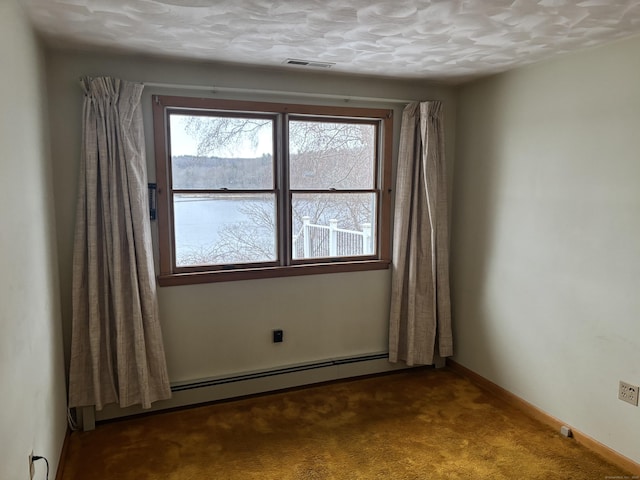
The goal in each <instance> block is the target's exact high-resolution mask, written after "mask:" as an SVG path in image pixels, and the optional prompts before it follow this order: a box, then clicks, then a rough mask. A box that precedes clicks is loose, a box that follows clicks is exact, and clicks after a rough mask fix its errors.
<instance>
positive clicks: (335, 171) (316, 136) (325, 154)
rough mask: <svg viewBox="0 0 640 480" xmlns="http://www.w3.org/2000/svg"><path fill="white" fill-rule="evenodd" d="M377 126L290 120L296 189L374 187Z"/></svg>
mask: <svg viewBox="0 0 640 480" xmlns="http://www.w3.org/2000/svg"><path fill="white" fill-rule="evenodd" d="M375 146H376V127H375V125H372V124H361V123H330V122H310V121H300V120H293V121H290V122H289V157H290V159H289V175H290V184H291V188H292V189H296V190H304V189H307V190H322V189H329V188H335V189H338V190H340V189H343V190H354V189H372V188H374V184H375V165H376V162H375V158H376V157H375V155H376V148H375Z"/></svg>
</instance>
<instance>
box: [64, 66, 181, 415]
mask: <svg viewBox="0 0 640 480" xmlns="http://www.w3.org/2000/svg"><path fill="white" fill-rule="evenodd" d="M81 83H82V87H83V90H84V95H85V97H84V107H83V136H82V145H81V171H80V181H79V195H78V202H77V212H76V215H77V217H76V230H75V238H74V255H73V296H72V303H73V318H72V341H71V363H70V373H69V406H70V407H82V406H95V407H96V409H98V410H100V409H102V407H103V406H104V405H106V404H109V403H118V404H119V405H120V406H121V407H127V406H130V405H135V404H140V405H142V407H143V408H149V407H150V406H151V403H152V402H154V401H156V400H161V399H166V398H169V397H170V396H171V392H170V388H169V378H168V375H167V367H166V361H165V353H164V346H163V343H162V332H161V329H160V323H159V318H158V306H157V297H156V283H155V274H154V266H153V255H152V246H151V229H150V225H149V208H148V196H147V173H146V159H145V148H144V133H143V124H142V111H141V106H140V100H141V95H142V90H143V85H141V84H134V83H130V82H126V81H122V80H118V79H112V78H93V79H91V78H84V79H82V82H81Z"/></svg>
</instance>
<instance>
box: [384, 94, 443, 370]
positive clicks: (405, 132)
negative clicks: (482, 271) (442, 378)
mask: <svg viewBox="0 0 640 480" xmlns="http://www.w3.org/2000/svg"><path fill="white" fill-rule="evenodd" d="M396 178H397V180H396V198H395V212H394V232H393V256H392V262H393V263H392V286H391V309H390V326H389V360H390V361H392V362H397V361H399V360H402V361H404V362H406V363H407V365H431V364H434V363H435V361H436V354H437V355H439V356H440V357H442V358H444V357H448V356H451V355H453V340H452V335H451V304H450V295H449V233H448V205H447V203H448V199H447V175H446V165H445V155H444V132H443V107H442V103H441V102H439V101H429V102H420V103H418V102H416V103H412V104H409V105H407V107H406V108H405V109H404V111H403V115H402V130H401V133H400V150H399V153H398V168H397V177H396Z"/></svg>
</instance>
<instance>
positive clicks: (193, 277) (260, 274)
mask: <svg viewBox="0 0 640 480" xmlns="http://www.w3.org/2000/svg"><path fill="white" fill-rule="evenodd" d="M388 268H389V262H387V261H381V260H370V261H366V260H365V261H357V262H336V263H314V264H312V265H288V266H278V267H260V268H255V269H238V270H216V271H206V272H190V273H175V274H168V275H159V276H158V283H159V285H160V286H161V287H170V286H178V285H192V284H197V283H213V282H230V281H234V280H254V279H260V278H279V277H294V276H300V275H317V274H324V273H345V272H363V271H368V270H387V269H388Z"/></svg>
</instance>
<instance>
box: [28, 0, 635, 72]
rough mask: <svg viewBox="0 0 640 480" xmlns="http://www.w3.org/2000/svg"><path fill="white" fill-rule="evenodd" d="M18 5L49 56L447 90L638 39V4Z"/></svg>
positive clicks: (293, 0)
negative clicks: (420, 83)
mask: <svg viewBox="0 0 640 480" xmlns="http://www.w3.org/2000/svg"><path fill="white" fill-rule="evenodd" d="M22 2H23V3H24V4H25V6H26V8H27V11H28V14H29V16H30V18H31V20H32V22H33V24H34V26H35V28H36V30H37V31H38V32H40V33H41V34H42V36H43V37H44V38H45V40H46V41H47V42H48V43H49V44H51V45H54V46H58V47H73V48H83V49H90V50H102V51H105V50H106V51H121V52H135V53H143V54H151V55H161V56H170V57H178V58H188V59H199V60H206V61H224V62H237V63H243V64H253V65H262V66H279V67H282V66H283V65H282V63H283V62H284V61H285V60H286V59H287V58H295V59H305V60H312V61H322V62H331V63H335V65H334V66H333V67H332V68H331V70H332V71H337V72H344V73H356V74H367V75H379V76H390V77H402V78H422V79H429V80H435V81H444V82H451V83H458V82H461V81H464V80H468V79H470V78H476V77H479V76H482V75H487V74H491V73H496V72H500V71H504V70H508V69H510V68H513V67H516V66H520V65H525V64H529V63H533V62H536V61H539V60H541V59H545V58H549V57H552V56H554V55H557V54H562V53H566V52H568V51H573V50H576V49H580V48H586V47H591V46H594V45H598V44H601V43H604V42H608V41H612V40H615V39H619V38H622V37H627V36H631V35H636V34H640V1H639V0H578V1H576V0H22ZM286 68H311V67H292V66H287V67H286Z"/></svg>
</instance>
